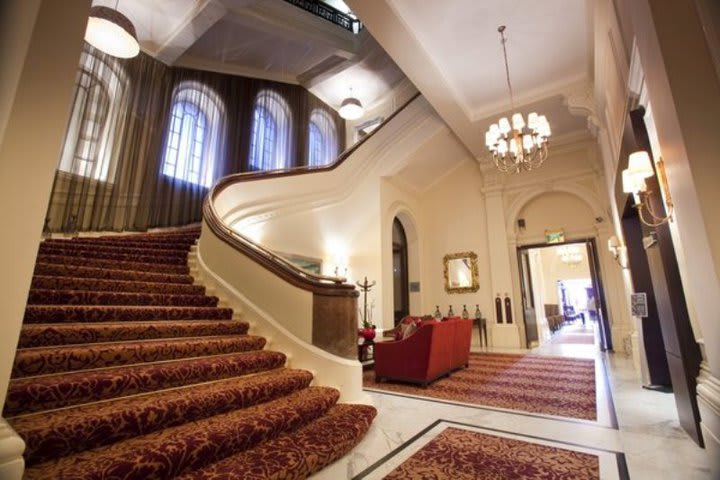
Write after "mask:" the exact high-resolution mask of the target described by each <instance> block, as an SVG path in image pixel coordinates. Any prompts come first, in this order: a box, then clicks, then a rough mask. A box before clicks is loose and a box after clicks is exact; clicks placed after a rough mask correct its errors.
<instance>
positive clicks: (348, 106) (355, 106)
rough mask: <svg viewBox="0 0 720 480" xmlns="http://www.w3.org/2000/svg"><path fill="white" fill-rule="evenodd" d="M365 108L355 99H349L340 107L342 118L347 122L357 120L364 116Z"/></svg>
mask: <svg viewBox="0 0 720 480" xmlns="http://www.w3.org/2000/svg"><path fill="white" fill-rule="evenodd" d="M363 112H364V110H363V106H362V103H360V100H358V99H357V98H355V97H348V98H346V99H345V100H343V102H342V104H341V105H340V116H341V117H342V118H344V119H345V120H357V119H358V118H360V117H362V115H363Z"/></svg>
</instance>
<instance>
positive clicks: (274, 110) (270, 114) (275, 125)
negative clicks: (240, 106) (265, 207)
mask: <svg viewBox="0 0 720 480" xmlns="http://www.w3.org/2000/svg"><path fill="white" fill-rule="evenodd" d="M290 117H291V114H290V107H289V106H288V103H287V102H286V101H285V99H284V98H283V97H282V96H281V95H280V94H278V93H277V92H274V91H272V90H263V91H261V92H259V93H258V95H257V97H256V99H255V106H254V107H253V123H252V134H251V136H250V168H251V169H253V170H279V169H282V168H286V167H289V166H290V164H289V159H290V152H291V143H290V142H291V141H292V138H291V123H290Z"/></svg>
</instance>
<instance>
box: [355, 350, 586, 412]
mask: <svg viewBox="0 0 720 480" xmlns="http://www.w3.org/2000/svg"><path fill="white" fill-rule="evenodd" d="M363 385H364V387H365V388H366V389H369V390H377V391H387V392H395V393H401V394H407V395H415V396H421V397H430V398H435V399H441V400H449V401H454V402H462V403H470V404H474V405H483V406H490V407H498V408H507V409H510V410H522V411H525V412H530V413H539V414H545V415H557V416H561V417H572V418H579V419H583V420H596V419H597V406H596V398H595V362H594V360H586V359H579V358H565V357H546V356H540V355H510V354H501V353H471V354H470V366H469V367H468V368H466V369H464V370H459V371H456V372H453V373H452V374H450V376H449V377H445V378H442V379H440V380H437V381H436V382H433V383H432V384H430V385H429V386H428V387H427V388H422V387H418V386H414V385H409V384H404V383H395V382H382V383H378V382H376V381H375V373H374V372H373V371H372V370H369V371H366V372H364V376H363Z"/></svg>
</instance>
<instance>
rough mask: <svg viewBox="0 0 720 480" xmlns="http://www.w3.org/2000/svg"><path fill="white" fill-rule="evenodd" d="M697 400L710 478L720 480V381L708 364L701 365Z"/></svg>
mask: <svg viewBox="0 0 720 480" xmlns="http://www.w3.org/2000/svg"><path fill="white" fill-rule="evenodd" d="M697 399H698V408H699V409H700V418H701V422H700V428H701V430H702V435H703V440H704V442H705V450H706V451H707V455H708V458H709V459H710V464H711V469H712V474H711V475H710V478H720V380H718V378H717V377H715V376H714V375H712V373H711V372H710V368H709V366H708V364H707V363H706V362H703V363H702V364H701V365H700V375H699V376H698V378H697Z"/></svg>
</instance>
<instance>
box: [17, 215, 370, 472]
mask: <svg viewBox="0 0 720 480" xmlns="http://www.w3.org/2000/svg"><path fill="white" fill-rule="evenodd" d="M199 233H200V231H199V229H198V228H183V229H176V230H173V231H168V232H163V233H155V234H134V235H113V236H106V237H94V238H90V237H82V238H74V239H71V240H60V239H52V240H46V241H44V242H43V243H42V244H41V246H40V249H39V254H38V260H37V264H36V268H35V275H34V277H33V280H32V285H31V290H30V294H29V297H28V305H27V307H26V311H25V319H24V325H23V328H22V332H21V336H20V341H19V345H18V350H17V354H16V358H15V362H14V365H13V370H12V380H11V382H10V386H9V389H8V395H7V400H6V402H5V405H4V409H3V415H4V416H5V417H6V418H7V419H8V421H9V422H10V424H11V425H12V426H13V428H14V429H15V430H16V431H17V432H18V434H19V435H20V436H21V437H23V439H24V440H25V442H26V444H27V448H26V451H25V462H26V466H27V468H26V471H25V478H28V479H33V478H48V479H58V478H68V479H70V478H72V479H90V478H114V479H151V478H164V479H165V478H176V477H180V478H270V477H274V478H305V477H307V476H309V475H311V474H312V473H314V472H317V471H318V470H320V469H322V468H323V467H324V466H326V465H328V464H330V463H332V462H333V461H335V460H337V459H338V458H340V457H341V456H343V455H345V454H346V453H347V452H348V451H349V450H350V449H352V447H353V446H355V445H356V444H357V442H359V441H360V439H361V438H362V437H363V436H364V435H365V433H366V432H367V430H368V428H369V427H370V424H371V422H372V420H373V418H374V417H375V415H376V411H375V409H374V408H373V407H368V406H363V405H340V404H337V400H338V398H339V392H338V391H337V390H335V389H332V388H326V387H316V386H310V384H311V382H312V380H313V377H312V375H311V374H310V373H309V372H306V371H303V370H296V369H289V368H286V367H285V363H286V356H285V355H284V354H283V353H282V352H275V351H271V350H265V344H266V341H265V339H264V338H262V337H258V336H254V335H251V334H249V333H248V324H247V323H244V322H242V321H239V320H237V319H235V318H234V314H233V311H232V310H231V309H229V308H224V307H222V306H219V305H218V304H219V299H218V298H217V297H214V296H212V295H207V294H206V291H205V288H204V287H203V286H200V285H195V284H194V283H193V282H194V280H193V278H192V276H191V275H190V268H189V267H188V254H189V252H190V251H191V248H192V245H193V244H194V243H195V241H196V240H197V237H198V236H199Z"/></svg>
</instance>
